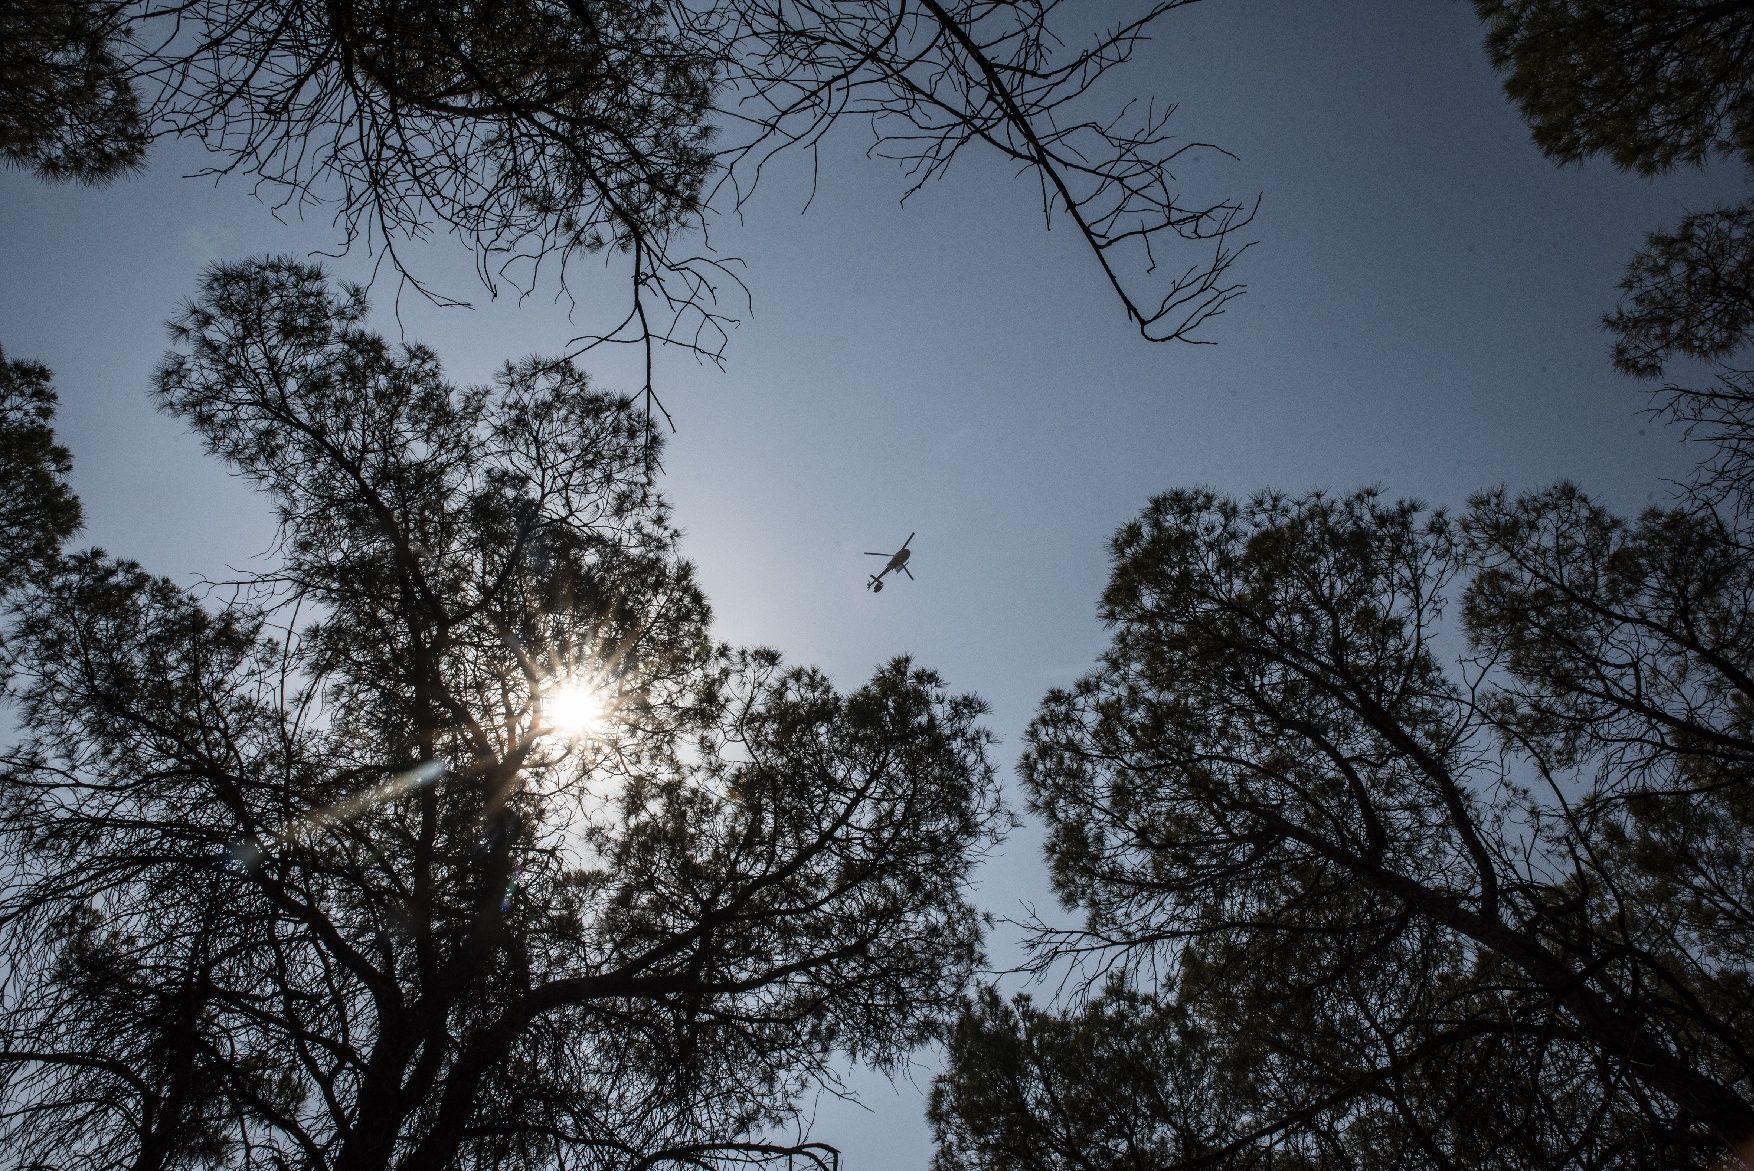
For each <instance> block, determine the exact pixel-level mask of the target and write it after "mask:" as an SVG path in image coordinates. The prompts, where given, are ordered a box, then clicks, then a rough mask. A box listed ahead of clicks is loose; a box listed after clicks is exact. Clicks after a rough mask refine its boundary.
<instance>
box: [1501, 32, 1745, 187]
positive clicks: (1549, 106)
mask: <svg viewBox="0 0 1754 1171" xmlns="http://www.w3.org/2000/svg"><path fill="white" fill-rule="evenodd" d="M1474 7H1475V8H1476V9H1477V10H1478V11H1479V13H1480V18H1481V19H1482V20H1484V21H1485V22H1486V29H1487V32H1486V50H1487V52H1488V53H1489V54H1491V56H1492V62H1493V64H1495V65H1497V66H1498V67H1499V68H1500V69H1502V70H1504V71H1505V82H1504V88H1505V92H1506V93H1508V94H1509V95H1510V97H1511V99H1512V100H1513V101H1515V102H1516V103H1517V105H1518V106H1519V107H1520V108H1521V109H1522V112H1523V116H1524V117H1525V118H1527V119H1528V122H1529V127H1530V129H1531V131H1533V133H1534V138H1535V144H1536V145H1537V146H1539V147H1540V148H1541V149H1542V150H1543V151H1545V152H1546V153H1547V154H1549V155H1551V156H1552V157H1553V158H1554V159H1556V160H1558V161H1559V162H1565V163H1570V162H1577V161H1579V160H1581V159H1584V158H1587V157H1589V156H1591V155H1598V154H1601V155H1606V156H1608V158H1610V159H1612V160H1613V161H1614V164H1615V165H1616V166H1620V167H1625V168H1626V169H1628V170H1634V171H1638V172H1640V173H1641V174H1646V175H1651V174H1656V173H1657V172H1660V171H1666V170H1669V169H1670V168H1672V167H1675V166H1677V165H1681V164H1687V163H1699V162H1703V161H1704V160H1705V159H1706V158H1708V157H1709V156H1711V155H1714V154H1722V155H1734V156H1738V157H1740V158H1741V159H1742V160H1743V161H1744V162H1747V163H1754V75H1751V73H1750V66H1749V62H1750V61H1754V5H1751V4H1748V3H1747V2H1746V0H1474Z"/></svg>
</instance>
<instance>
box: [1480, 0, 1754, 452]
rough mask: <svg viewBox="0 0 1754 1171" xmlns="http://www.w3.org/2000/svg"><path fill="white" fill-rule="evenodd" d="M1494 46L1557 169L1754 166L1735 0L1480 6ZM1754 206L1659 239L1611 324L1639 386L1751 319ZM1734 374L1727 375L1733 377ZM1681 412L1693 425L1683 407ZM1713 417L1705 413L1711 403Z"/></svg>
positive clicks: (1746, 56)
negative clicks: (1595, 163) (1716, 162)
mask: <svg viewBox="0 0 1754 1171" xmlns="http://www.w3.org/2000/svg"><path fill="white" fill-rule="evenodd" d="M1474 6H1475V8H1476V10H1477V11H1478V12H1479V14H1480V17H1481V19H1482V20H1484V21H1485V22H1486V26H1487V34H1486V48H1487V52H1488V53H1489V54H1490V55H1491V57H1492V61H1493V64H1495V65H1497V66H1498V67H1499V68H1500V69H1502V70H1504V71H1505V82H1504V88H1505V92H1506V93H1508V94H1509V95H1510V97H1511V98H1512V100H1514V101H1515V102H1516V103H1517V105H1518V107H1519V108H1521V110H1522V112H1523V116H1524V117H1525V118H1526V119H1527V120H1528V123H1529V127H1530V130H1531V131H1532V133H1533V136H1534V140H1535V144H1536V145H1537V146H1539V147H1540V148H1541V149H1542V150H1543V151H1544V152H1546V153H1547V154H1548V155H1549V156H1551V157H1552V158H1553V159H1555V160H1556V161H1558V162H1561V163H1575V162H1581V161H1582V160H1583V159H1586V158H1589V157H1592V156H1595V155H1606V156H1607V157H1608V158H1609V159H1611V160H1612V161H1613V162H1614V164H1615V165H1616V166H1618V167H1621V168H1624V169H1626V170H1631V171H1637V172H1638V173H1640V174H1643V175H1655V174H1659V173H1661V172H1664V171H1669V170H1672V169H1673V168H1675V167H1677V166H1683V165H1700V164H1703V163H1704V162H1705V161H1706V160H1708V159H1710V158H1712V157H1727V158H1732V159H1738V160H1740V161H1741V163H1742V165H1743V166H1744V167H1749V166H1754V65H1751V64H1750V63H1751V62H1754V8H1751V7H1750V6H1749V5H1747V4H1743V3H1740V2H1730V3H1716V2H1713V0H1689V2H1687V3H1681V4H1671V3H1660V2H1657V0H1637V2H1636V3H1612V2H1608V0H1475V4H1474ZM1751 220H1754V206H1750V205H1749V204H1747V203H1743V204H1739V205H1736V206H1732V207H1723V208H1717V209H1714V210H1711V211H1707V212H1699V213H1695V214H1692V215H1689V216H1687V217H1686V218H1685V219H1683V220H1682V221H1681V223H1680V225H1679V226H1678V227H1677V228H1676V229H1675V230H1673V231H1667V232H1665V231H1658V232H1653V233H1651V235H1650V237H1649V238H1648V239H1647V240H1646V241H1645V246H1644V248H1643V249H1641V250H1640V251H1639V252H1638V253H1637V254H1636V255H1634V257H1633V259H1632V263H1631V264H1629V265H1628V266H1627V270H1626V275H1625V277H1624V278H1623V279H1622V280H1621V282H1620V289H1621V292H1622V293H1623V294H1624V296H1623V297H1622V299H1621V303H1620V307H1619V308H1617V309H1616V310H1615V311H1614V312H1612V313H1610V314H1608V315H1607V317H1606V318H1605V319H1604V324H1605V325H1607V327H1608V329H1609V330H1610V331H1611V332H1612V333H1613V334H1614V335H1615V342H1614V348H1613V353H1614V364H1615V365H1616V366H1617V367H1619V368H1620V369H1621V370H1623V371H1625V372H1626V373H1628V374H1634V375H1637V376H1639V377H1642V378H1652V377H1656V376H1658V375H1660V374H1661V373H1662V370H1663V363H1664V361H1665V360H1667V359H1669V358H1673V357H1690V358H1697V359H1706V360H1717V359H1722V358H1725V357H1727V356H1729V355H1730V354H1732V353H1734V352H1735V351H1736V350H1738V349H1740V348H1741V347H1742V346H1743V345H1744V344H1745V342H1746V340H1747V335H1748V323H1749V319H1750V314H1751V313H1754V287H1751V286H1750V283H1749V275H1750V271H1751V269H1750V261H1749V232H1748V226H1749V223H1750V221H1751ZM1727 373H1733V372H1727ZM1671 405H1672V406H1678V409H1677V410H1675V412H1674V413H1675V414H1676V416H1677V417H1679V418H1682V419H1683V420H1687V421H1689V422H1691V421H1692V420H1691V419H1690V418H1689V415H1690V413H1691V411H1692V410H1693V407H1692V406H1691V405H1689V403H1688V402H1687V401H1686V400H1683V401H1681V402H1680V403H1679V404H1671ZM1707 409H1708V411H1709V407H1708V408H1707Z"/></svg>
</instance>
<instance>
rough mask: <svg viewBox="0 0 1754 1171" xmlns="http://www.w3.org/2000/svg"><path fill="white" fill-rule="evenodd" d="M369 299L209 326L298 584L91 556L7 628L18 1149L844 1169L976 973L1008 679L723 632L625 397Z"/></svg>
mask: <svg viewBox="0 0 1754 1171" xmlns="http://www.w3.org/2000/svg"><path fill="white" fill-rule="evenodd" d="M365 310H366V305H365V300H364V295H363V293H362V292H361V291H360V290H359V289H344V290H341V291H339V292H336V291H332V290H330V289H329V288H328V287H327V286H326V285H325V284H324V281H323V278H322V275H321V273H320V272H319V271H318V270H316V269H314V268H311V267H308V266H304V265H301V264H297V263H294V262H291V261H262V262H252V263H249V264H244V265H235V266H228V267H222V268H218V269H215V270H214V271H213V272H212V273H211V274H210V275H209V277H208V278H207V280H206V283H205V285H204V287H203V289H202V292H201V294H200V296H199V297H198V298H197V299H196V300H195V301H194V302H193V303H192V304H191V305H189V306H188V307H187V308H186V309H185V310H184V311H183V312H182V313H181V315H180V316H179V318H178V319H177V321H176V322H175V324H174V336H175V339H176V349H175V350H174V351H173V352H172V353H171V354H170V356H169V357H167V359H166V361H165V363H164V365H163V367H162V369H161V371H160V374H159V378H158V394H159V398H160V401H161V403H162V405H163V406H164V408H165V409H166V410H168V411H170V412H172V413H173V414H175V415H177V416H179V417H181V418H184V419H186V420H188V422H189V423H190V425H191V426H192V427H194V428H195V430H196V431H197V432H199V433H200V434H201V435H202V436H203V438H204V439H205V440H206V443H207V445H208V447H209V449H210V450H211V451H212V452H213V453H214V454H215V455H217V456H219V457H220V458H223V459H224V460H226V461H227V462H228V463H229V464H230V465H231V466H232V467H233V468H234V469H235V470H236V471H237V473H238V474H239V475H241V476H242V477H244V478H245V479H246V480H248V481H249V482H251V483H252V484H254V485H256V486H257V487H258V488H259V489H260V490H261V491H263V492H265V493H267V494H268V495H269V497H270V498H271V499H272V500H273V501H274V503H275V507H276V510H277V513H278V516H279V518H280V540H279V543H278V547H277V554H278V556H277V558H276V560H277V562H278V564H276V565H275V567H274V568H272V569H269V570H265V571H263V572H261V573H257V574H252V575H248V576H245V577H242V578H240V579H239V580H238V581H236V582H233V583H230V588H229V590H227V591H226V592H225V594H224V597H223V601H219V602H216V601H213V600H211V599H209V600H205V601H204V600H202V599H200V598H198V597H196V596H194V595H192V594H191V593H190V592H189V591H187V590H184V589H182V588H179V587H177V586H176V585H174V584H172V583H171V582H169V581H167V580H165V579H163V578H157V577H153V576H151V575H149V574H148V573H146V572H145V571H144V570H143V569H141V568H140V567H138V566H136V565H133V564H131V563H127V562H120V561H116V560H114V559H112V558H110V557H107V556H105V555H104V554H102V553H101V552H96V551H94V552H89V553H83V554H79V555H76V556H71V557H68V558H65V559H64V560H63V561H62V563H61V564H60V566H59V567H58V569H57V570H56V571H55V572H54V573H52V574H51V575H49V576H48V577H47V578H46V579H45V580H42V581H40V582H39V583H37V584H36V585H35V586H33V587H32V590H31V592H30V594H29V596H28V597H27V598H25V600H24V602H23V603H22V604H21V605H20V607H19V614H18V617H17V619H16V621H15V624H14V631H13V634H12V637H13V640H14V646H15V650H16V652H17V656H18V658H19V660H20V667H19V670H18V673H17V675H16V676H15V678H14V681H13V685H12V691H13V698H14V700H15V701H16V704H17V710H18V713H19V718H20V720H21V722H22V724H23V727H24V730H25V732H26V737H25V739H24V740H23V742H22V743H21V744H20V745H19V746H18V747H17V748H16V749H14V750H12V751H11V752H10V753H9V754H8V756H7V759H6V762H5V763H6V772H5V774H4V788H3V792H4V801H3V803H0V832H3V833H4V836H5V841H6V848H7V851H8V856H9V858H11V859H12V861H11V863H10V864H9V869H8V872H7V878H6V886H5V895H4V902H3V904H0V938H3V940H4V945H5V948H6V953H5V954H6V960H7V964H8V972H9V977H8V982H7V984H6V987H5V999H4V1004H3V1009H4V1012H3V1015H0V1030H3V1031H0V1068H3V1069H4V1072H5V1079H6V1080H5V1089H4V1092H3V1093H0V1102H3V1104H4V1105H3V1114H0V1150H3V1151H5V1152H6V1154H5V1155H4V1165H6V1166H14V1167H36V1166H44V1165H54V1166H57V1167H65V1168H73V1167H90V1168H100V1167H101V1168H110V1167H131V1168H141V1169H144V1168H172V1167H203V1166H221V1165H223V1166H228V1167H285V1166H293V1165H296V1166H301V1167H322V1168H335V1169H343V1168H345V1169H353V1168H388V1167H410V1168H414V1167H432V1168H437V1167H482V1168H486V1167H495V1168H500V1167H508V1166H565V1167H600V1168H640V1169H644V1168H655V1167H662V1166H689V1167H708V1166H726V1165H737V1164H764V1163H769V1162H774V1161H789V1162H791V1163H794V1164H795V1163H796V1162H797V1161H798V1160H803V1161H805V1162H806V1163H810V1162H814V1163H816V1164H818V1165H822V1166H827V1165H829V1164H831V1163H832V1162H833V1160H834V1154H833V1151H832V1148H829V1147H826V1146H824V1145H822V1144H820V1143H815V1142H811V1141H808V1140H807V1137H806V1136H803V1135H801V1134H796V1135H793V1136H791V1137H787V1128H788V1126H789V1125H790V1124H791V1123H792V1122H793V1120H794V1119H795V1117H796V1116H795V1108H794V1103H795V1101H796V1099H797V1096H798V1094H799V1092H800V1091H801V1089H802V1088H804V1087H805V1086H807V1085H808V1084H809V1083H810V1082H811V1081H812V1080H813V1079H827V1078H832V1076H833V1075H832V1072H831V1069H830V1062H831V1061H833V1060H837V1059H838V1056H837V1055H845V1056H850V1057H851V1058H853V1059H856V1060H859V1061H864V1062H868V1063H872V1064H875V1065H877V1066H879V1067H889V1066H891V1065H892V1064H893V1063H895V1062H897V1061H899V1060H901V1059H902V1058H903V1057H904V1055H905V1054H906V1053H907V1052H908V1051H909V1050H910V1049H911V1048H912V1047H913V1046H915V1045H917V1044H918V1043H920V1042H921V1041H923V1040H924V1039H926V1038H927V1037H929V1036H931V1035H933V1034H934V1032H935V1030H936V1029H937V1028H938V1027H939V1026H940V1022H941V1021H942V1020H943V1019H944V1018H945V1016H946V1014H947V1013H948V1012H949V1011H950V1010H951V1008H952V1007H953V1005H954V1003H955V1000H956V997H957V995H958V993H959V991H960V989H961V988H962V986H963V983H964V981H965V980H966V979H967V977H968V975H969V972H970V969H971V967H972V965H973V964H974V963H975V962H976V961H977V958H978V951H979V925H978V918H977V917H976V916H975V915H974V914H973V912H972V911H971V910H970V908H969V907H967V906H966V905H965V903H964V902H963V900H962V896H961V893H960V892H961V890H962V887H963V884H964V882H965V880H966V877H967V873H968V870H969V868H970V866H971V865H972V864H973V861H974V858H975V856H976V855H977V854H978V852H979V851H980V850H981V849H982V848H983V846H984V844H986V843H988V842H990V841H991V839H992V837H993V835H994V833H995V832H996V829H997V826H998V823H999V820H1000V813H999V809H998V805H997V795H996V786H995V782H994V778H993V774H992V769H991V767H990V766H989V764H988V763H987V759H986V746H987V743H988V736H987V734H986V733H985V732H984V731H983V730H982V729H981V728H980V726H979V724H978V722H977V721H978V717H979V715H980V713H981V711H982V707H981V705H980V703H979V702H978V701H977V700H975V699H973V698H971V697H966V696H962V697H959V696H953V695H950V694H948V693H947V692H946V691H945V690H944V688H943V686H942V684H941V682H940V681H939V680H938V678H937V677H936V676H935V675H933V674H932V673H931V672H929V671H925V670H923V669H920V668H917V667H914V666H912V665H911V664H909V663H908V662H907V661H905V660H897V661H896V662H893V663H891V664H889V665H887V666H885V667H884V668H882V669H881V670H879V671H878V672H877V673H876V674H875V675H874V676H873V677H872V678H871V680H870V681H869V682H868V683H866V684H865V685H864V686H862V687H860V688H858V689H857V690H856V691H853V692H851V693H849V694H841V693H839V692H837V691H836V690H835V688H834V687H833V686H831V684H830V683H829V681H828V680H827V679H826V678H824V677H823V676H822V675H821V674H820V673H818V672H815V671H812V670H809V669H806V668H797V667H786V666H784V665H783V664H782V663H781V661H780V659H779V657H778V655H776V654H774V653H773V652H769V651H746V652H733V651H731V650H729V649H727V648H724V647H722V646H715V645H713V644H712V643H711V642H710V641H709V639H708V637H707V620H708V609H707V604H706V601H705V599H704V598H703V597H702V596H701V594H700V592H699V591H698V589H697V588H696V587H695V585H694V583H693V580H692V577H691V575H690V570H689V567H688V566H687V564H686V563H685V562H682V561H681V560H679V559H678V557H677V555H676V551H675V538H676V534H675V531H674V529H673V528H672V527H671V526H670V524H669V522H668V519H667V512H666V508H665V506H664V504H663V502H662V500H661V498H660V497H659V496H658V494H657V492H656V490H655V488H654V487H653V485H652V483H651V481H650V478H649V476H648V473H647V467H646V463H645V459H644V453H643V445H644V442H645V439H644V427H643V425H642V423H641V421H640V419H639V417H638V415H637V413H636V412H634V411H633V410H632V409H631V407H630V404H629V402H628V401H626V400H623V399H615V398H610V397H607V396H604V395H602V394H599V393H597V392H595V391H593V390H592V389H591V388H590V387H589V385H588V383H587V382H586V380H585V378H584V376H583V375H582V374H580V373H578V372H577V371H576V370H574V369H573V368H572V367H571V366H570V365H567V364H564V363H538V362H525V363H522V364H518V365H513V366H508V367H507V368H506V369H505V370H504V371H502V373H501V374H500V376H499V377H498V379H497V380H496V381H495V383H494V385H493V386H491V387H477V388H468V389H459V388H457V387H454V386H452V385H451V384H449V383H448V382H447V381H446V380H445V378H444V376H443V373H442V371H441V369H440V366H439V363H438V360H437V358H436V357H435V356H434V355H433V354H432V353H431V352H430V351H428V350H425V349H424V348H422V347H419V346H411V347H405V348H401V349H394V348H392V347H391V346H390V345H388V344H387V343H386V342H384V341H383V340H382V339H381V338H379V337H377V336H375V335H373V334H371V333H369V332H367V331H366V330H365V329H364V328H363V326H362V324H361V322H362V319H363V315H364V313H365ZM586 688H588V689H589V691H588V694H589V695H590V696H591V698H592V699H593V700H594V702H595V704H596V705H597V707H598V708H599V709H600V710H601V711H602V712H604V713H606V715H605V716H604V718H603V720H602V722H601V726H600V727H598V728H597V729H596V730H595V731H594V732H592V733H591V734H589V735H583V734H580V735H569V734H568V733H567V728H566V726H565V724H564V721H565V719H566V716H565V714H564V712H565V709H567V708H568V707H569V705H570V707H572V708H575V709H576V708H578V707H580V706H581V704H580V702H579V696H580V695H581V694H585V693H584V692H582V691H581V689H586Z"/></svg>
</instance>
